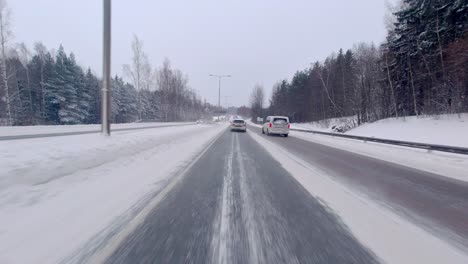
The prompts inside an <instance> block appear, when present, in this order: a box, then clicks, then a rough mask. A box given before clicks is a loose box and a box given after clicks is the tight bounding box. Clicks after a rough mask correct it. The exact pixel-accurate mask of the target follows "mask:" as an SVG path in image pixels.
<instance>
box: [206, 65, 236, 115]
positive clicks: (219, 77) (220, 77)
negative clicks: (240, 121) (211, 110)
mask: <svg viewBox="0 0 468 264" xmlns="http://www.w3.org/2000/svg"><path fill="white" fill-rule="evenodd" d="M210 76H211V77H216V78H218V121H219V112H220V111H221V79H222V78H229V77H231V75H216V74H210Z"/></svg>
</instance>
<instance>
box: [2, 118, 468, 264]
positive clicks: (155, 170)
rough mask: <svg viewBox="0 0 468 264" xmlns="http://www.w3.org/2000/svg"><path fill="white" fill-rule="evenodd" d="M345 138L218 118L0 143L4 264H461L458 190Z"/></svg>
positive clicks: (467, 189)
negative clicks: (271, 132) (270, 131)
mask: <svg viewBox="0 0 468 264" xmlns="http://www.w3.org/2000/svg"><path fill="white" fill-rule="evenodd" d="M335 141H336V142H335ZM330 142H333V144H335V145H333V144H331V143H330ZM345 143H346V142H345ZM345 143H343V142H341V143H339V142H338V140H336V139H332V138H328V137H324V136H319V135H317V136H310V135H307V136H305V135H303V133H300V132H292V133H291V135H290V137H289V138H284V137H275V136H266V135H262V134H261V132H260V129H259V128H258V127H256V126H254V125H249V129H248V132H247V133H237V132H230V131H229V130H228V129H227V124H223V123H217V124H199V125H190V126H176V127H159V128H154V129H145V130H129V131H120V132H116V133H114V134H113V136H112V137H111V138H105V140H103V139H102V137H101V136H99V135H88V134H86V135H74V136H67V137H51V138H46V139H34V138H32V139H22V140H13V141H4V142H1V143H0V150H1V152H0V153H1V154H0V155H2V156H1V159H0V166H1V167H2V170H1V171H0V262H2V263H31V262H40V263H104V262H105V263H466V262H467V260H468V256H467V253H466V252H467V251H468V250H467V249H468V242H467V241H468V224H467V223H468V195H467V194H468V183H467V181H464V180H462V178H461V176H460V177H458V178H460V179H457V177H450V176H451V175H448V174H450V173H451V171H447V175H438V174H435V173H430V172H428V170H430V169H431V168H432V167H431V166H433V164H428V165H427V166H426V168H422V167H421V168H417V165H418V164H416V163H415V164H414V166H412V167H411V166H409V165H408V164H403V165H402V162H397V160H392V159H391V158H387V157H385V155H384V154H383V153H382V154H379V155H380V156H379V155H377V154H378V152H375V153H374V156H375V157H369V153H370V152H369V153H367V154H366V155H365V154H363V153H362V151H363V150H365V149H366V148H372V149H374V150H375V149H378V147H377V146H374V145H369V144H365V143H359V142H358V143H356V142H351V143H349V142H348V143H346V144H345ZM340 144H341V145H340ZM353 144H355V145H353ZM13 146H14V147H13ZM29 148H34V149H35V150H36V151H35V153H34V155H33V154H32V153H30V152H29V151H28V150H29ZM384 150H385V152H386V153H387V154H388V153H390V154H395V153H397V154H399V155H400V156H404V155H403V154H405V153H406V154H405V155H412V156H413V157H414V159H415V160H417V159H418V157H419V158H420V159H421V160H423V159H422V158H421V157H427V156H429V157H431V158H434V159H435V160H437V159H441V160H444V161H445V164H446V165H447V166H452V164H459V165H460V166H461V167H460V168H457V167H456V166H455V165H453V167H454V168H455V169H454V170H453V172H454V175H456V174H460V175H462V174H463V172H464V171H463V169H465V172H466V167H463V166H462V165H463V164H465V163H464V161H463V160H460V157H458V156H441V157H439V156H437V155H436V154H434V153H423V152H421V151H416V152H414V151H411V150H406V149H401V148H398V149H392V148H389V147H385V148H384ZM407 152H408V153H409V154H408V153H407ZM371 156H372V155H371ZM385 160H389V161H392V162H389V161H385ZM442 168H443V167H442Z"/></svg>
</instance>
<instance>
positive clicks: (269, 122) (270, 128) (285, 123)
mask: <svg viewBox="0 0 468 264" xmlns="http://www.w3.org/2000/svg"><path fill="white" fill-rule="evenodd" d="M289 128H291V125H290V124H289V118H288V117H286V116H268V117H267V118H266V119H265V123H263V127H262V133H263V134H267V135H272V134H275V135H283V136H285V137H287V136H288V135H289Z"/></svg>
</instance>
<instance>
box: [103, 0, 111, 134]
mask: <svg viewBox="0 0 468 264" xmlns="http://www.w3.org/2000/svg"><path fill="white" fill-rule="evenodd" d="M103 26H104V31H103V32H104V34H103V49H102V51H103V60H102V99H101V100H102V101H101V132H102V134H103V135H105V136H110V133H111V131H110V117H111V94H110V93H111V77H110V76H111V0H104V23H103Z"/></svg>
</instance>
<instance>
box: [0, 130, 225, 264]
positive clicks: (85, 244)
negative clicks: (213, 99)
mask: <svg viewBox="0 0 468 264" xmlns="http://www.w3.org/2000/svg"><path fill="white" fill-rule="evenodd" d="M225 128H226V126H225V125H223V124H217V125H196V126H182V127H171V128H157V129H148V130H139V131H131V132H129V131H127V132H119V133H114V135H113V136H112V137H110V138H105V137H102V136H100V135H80V136H68V137H54V138H47V139H25V140H19V141H6V142H0V168H1V169H0V263H58V262H61V261H77V260H79V259H81V258H82V256H83V255H86V254H92V253H93V250H96V249H99V248H100V247H102V246H103V245H102V244H103V243H104V242H105V241H106V239H109V238H110V236H112V235H113V234H115V233H116V232H118V230H120V228H123V226H125V224H126V223H127V222H128V221H130V220H131V218H132V217H133V216H134V214H136V213H137V212H138V210H140V209H141V208H143V207H144V206H145V205H146V204H147V202H148V201H149V200H150V199H151V198H152V197H153V196H154V195H155V193H157V192H158V191H159V190H161V188H163V187H164V186H165V185H166V184H167V182H168V181H169V180H170V179H171V176H173V175H174V174H176V173H177V171H179V170H181V169H182V168H183V167H184V166H186V164H188V163H189V162H190V160H191V159H193V158H194V157H195V156H196V155H197V153H199V152H200V151H202V150H203V148H204V147H205V146H206V145H207V144H209V143H210V142H211V141H212V140H213V139H214V138H215V137H216V136H217V135H219V133H220V132H222V131H223V130H224V129H225Z"/></svg>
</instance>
